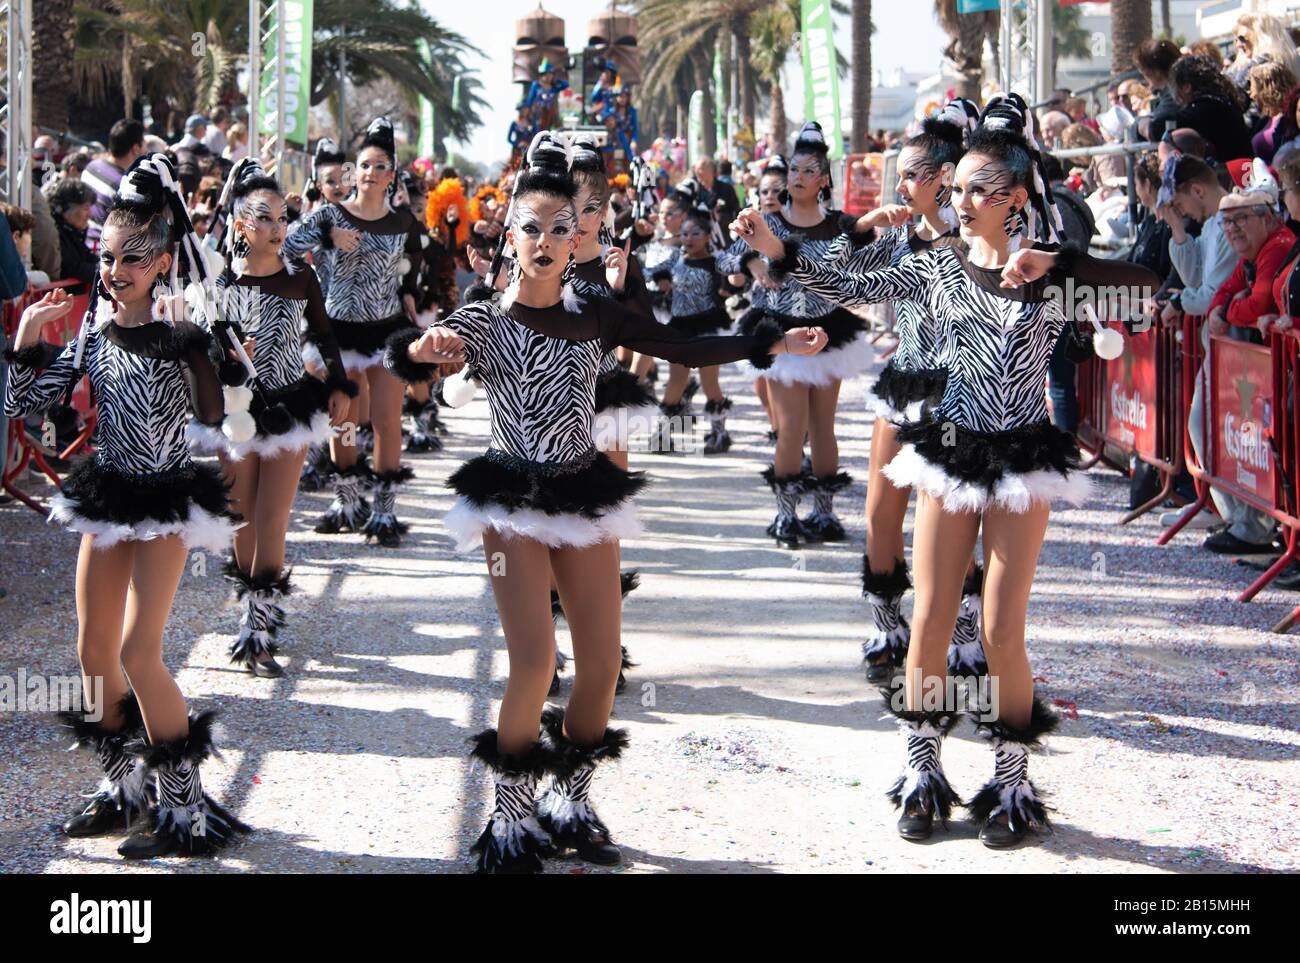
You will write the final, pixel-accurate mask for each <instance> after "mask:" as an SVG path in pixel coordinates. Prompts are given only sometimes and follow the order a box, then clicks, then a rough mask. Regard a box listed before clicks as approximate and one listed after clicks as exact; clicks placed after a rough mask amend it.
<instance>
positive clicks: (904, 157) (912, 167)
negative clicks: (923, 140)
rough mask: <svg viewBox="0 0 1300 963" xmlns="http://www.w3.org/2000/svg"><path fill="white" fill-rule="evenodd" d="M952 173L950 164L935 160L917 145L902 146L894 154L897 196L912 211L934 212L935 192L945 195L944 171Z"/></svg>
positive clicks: (949, 174)
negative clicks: (899, 151)
mask: <svg viewBox="0 0 1300 963" xmlns="http://www.w3.org/2000/svg"><path fill="white" fill-rule="evenodd" d="M945 170H946V171H947V173H948V176H949V180H951V177H952V171H953V165H952V164H942V165H941V164H938V163H936V162H935V160H934V158H932V157H931V156H930V155H929V154H927V153H926V152H925V151H924V150H922V149H921V148H919V147H904V148H903V150H902V152H901V153H899V155H898V196H899V198H900V199H901V200H902V202H903V203H904V204H906V205H907V208H908V210H909V211H910V212H911V213H913V214H926V213H934V209H935V207H936V206H942V204H940V203H938V199H939V195H940V194H943V195H944V196H945V197H947V195H948V191H949V188H948V187H947V186H945V184H944V177H943V175H944V172H945Z"/></svg>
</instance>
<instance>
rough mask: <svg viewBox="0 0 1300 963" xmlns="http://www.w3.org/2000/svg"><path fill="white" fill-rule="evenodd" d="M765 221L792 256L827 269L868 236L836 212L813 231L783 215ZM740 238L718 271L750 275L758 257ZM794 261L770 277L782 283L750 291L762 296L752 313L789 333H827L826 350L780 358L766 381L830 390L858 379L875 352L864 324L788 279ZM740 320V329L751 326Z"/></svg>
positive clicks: (820, 294)
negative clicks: (808, 330) (805, 329)
mask: <svg viewBox="0 0 1300 963" xmlns="http://www.w3.org/2000/svg"><path fill="white" fill-rule="evenodd" d="M763 219H764V220H765V221H766V222H767V226H768V227H769V228H770V229H771V230H772V233H773V234H775V235H776V236H777V237H778V238H779V239H780V240H781V241H783V242H785V245H786V249H787V252H788V253H793V252H794V251H798V252H799V253H801V254H802V255H803V256H804V257H807V258H808V259H809V260H812V261H816V262H818V263H821V264H826V265H843V263H844V262H845V261H847V260H848V259H849V258H850V257H851V256H852V254H853V252H854V251H855V250H856V249H857V248H858V247H859V246H860V245H861V244H862V243H863V241H864V240H865V237H864V236H862V235H858V234H855V233H853V225H854V223H855V219H854V218H852V217H851V216H847V215H842V214H839V213H838V212H835V211H831V212H828V213H827V215H826V217H825V218H823V220H822V222H821V223H820V224H817V225H815V226H814V227H796V226H794V225H793V224H791V223H790V222H789V221H787V220H786V219H785V216H784V215H783V214H779V213H778V214H764V215H763ZM757 256H758V255H757V254H755V253H754V252H753V251H751V250H750V249H749V247H748V246H747V245H746V244H745V243H744V241H743V240H738V241H736V242H735V243H734V244H732V245H731V247H730V248H729V249H728V250H726V251H725V252H723V254H721V255H720V256H719V258H718V267H719V269H720V270H721V271H722V272H723V273H724V274H740V273H748V266H749V264H750V263H751V261H752V260H753V258H755V257H757ZM790 263H791V262H790V258H789V257H786V258H782V259H781V260H779V261H776V262H773V263H772V265H771V269H770V272H769V274H770V277H771V278H772V280H774V281H780V282H781V286H780V287H779V288H774V289H760V288H759V286H757V285H755V286H754V287H753V289H752V290H754V291H755V292H759V297H760V299H761V300H760V301H759V302H758V303H756V304H755V307H754V309H753V310H754V311H755V312H760V313H761V314H762V315H763V316H766V317H770V318H773V319H774V320H775V321H776V322H777V323H778V324H780V325H781V327H783V328H784V329H786V330H787V331H788V330H790V329H791V328H798V327H805V326H816V327H821V328H824V329H825V330H826V335H827V338H828V341H827V344H826V349H825V350H824V351H822V352H820V353H819V354H815V355H812V356H803V355H782V356H781V357H779V358H777V359H776V362H775V363H774V364H773V365H772V367H771V368H770V369H768V370H767V371H765V372H764V373H763V377H764V378H767V379H769V380H772V381H779V382H781V383H782V384H786V385H796V384H799V385H808V386H810V387H826V386H828V385H830V384H831V383H832V382H833V381H841V380H844V379H845V378H854V377H857V376H858V375H860V374H862V373H863V372H864V371H866V369H867V368H868V367H869V366H870V364H871V362H872V359H873V357H874V353H873V351H872V349H871V345H870V343H869V342H868V341H867V339H866V337H865V335H864V334H863V330H864V328H865V327H866V322H865V321H863V320H862V319H861V318H859V317H857V316H856V315H854V314H852V313H850V312H849V311H846V310H845V309H844V308H843V307H840V306H839V305H838V304H836V303H835V299H834V298H832V297H829V296H827V295H826V294H825V293H824V292H816V291H813V290H811V289H809V288H807V287H805V286H804V285H803V283H802V282H801V280H800V279H799V278H797V277H793V276H789V275H788V274H787V271H788V269H789V267H790ZM752 323H753V321H752V318H751V319H742V325H743V326H748V325H749V324H752Z"/></svg>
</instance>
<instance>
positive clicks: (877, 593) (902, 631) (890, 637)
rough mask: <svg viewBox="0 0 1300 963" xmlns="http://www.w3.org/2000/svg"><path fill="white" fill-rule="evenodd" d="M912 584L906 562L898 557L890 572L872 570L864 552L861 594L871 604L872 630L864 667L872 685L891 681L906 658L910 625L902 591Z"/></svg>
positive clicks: (864, 645) (866, 646)
mask: <svg viewBox="0 0 1300 963" xmlns="http://www.w3.org/2000/svg"><path fill="white" fill-rule="evenodd" d="M911 587H912V580H911V579H910V578H908V576H907V562H905V561H904V560H903V559H901V558H900V559H897V560H896V561H895V562H894V567H893V569H892V570H891V571H889V572H873V571H872V570H871V560H870V559H869V558H868V557H867V554H866V553H865V552H863V553H862V595H863V597H864V598H865V599H866V600H867V604H868V605H870V606H871V630H870V631H869V632H868V633H867V638H866V640H865V641H864V642H863V643H862V666H863V668H864V669H865V671H866V675H867V681H868V682H870V683H872V684H873V685H880V684H882V683H886V682H888V681H889V680H890V679H892V678H893V677H894V675H895V674H896V673H897V672H898V671H899V669H901V668H902V666H903V663H904V662H906V661H907V645H908V642H909V641H910V639H911V627H910V626H909V625H908V624H907V619H906V618H905V617H904V616H903V609H902V605H903V593H904V592H906V591H907V590H908V589H909V588H911Z"/></svg>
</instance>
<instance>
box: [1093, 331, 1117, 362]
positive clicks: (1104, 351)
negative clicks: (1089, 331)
mask: <svg viewBox="0 0 1300 963" xmlns="http://www.w3.org/2000/svg"><path fill="white" fill-rule="evenodd" d="M1092 347H1093V350H1094V351H1096V352H1097V357H1098V358H1101V360H1102V361H1114V360H1115V359H1116V358H1118V357H1119V356H1120V355H1122V354H1123V353H1124V336H1123V335H1122V334H1120V333H1119V332H1118V331H1116V330H1115V329H1114V328H1106V329H1105V330H1104V331H1098V332H1096V333H1095V334H1093V336H1092Z"/></svg>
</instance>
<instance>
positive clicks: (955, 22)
mask: <svg viewBox="0 0 1300 963" xmlns="http://www.w3.org/2000/svg"><path fill="white" fill-rule="evenodd" d="M934 15H935V16H936V17H937V18H938V20H939V25H940V26H941V27H943V29H944V32H945V33H947V34H948V38H949V41H950V42H949V44H948V46H947V47H946V48H944V51H943V55H944V57H946V58H947V59H948V62H949V63H950V64H951V65H952V67H953V69H954V70H956V71H957V84H956V89H957V96H958V97H968V98H970V99H971V100H974V101H979V100H980V88H981V87H982V86H983V83H984V38H985V37H988V38H989V39H990V40H991V41H992V42H993V44H994V49H995V50H996V49H997V47H996V45H997V41H998V24H999V22H1000V20H1001V16H1000V14H999V13H998V11H996V10H988V11H984V12H981V13H961V14H959V13H958V12H957V0H934Z"/></svg>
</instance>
